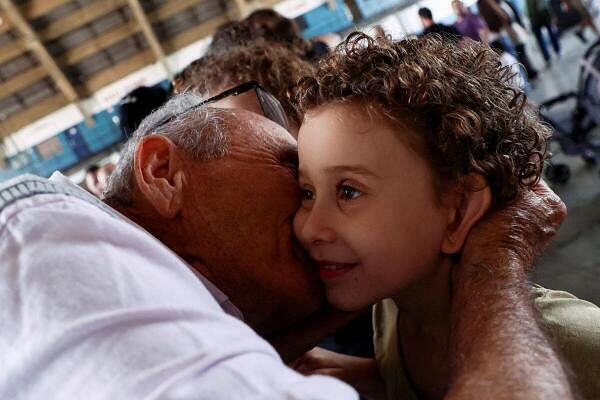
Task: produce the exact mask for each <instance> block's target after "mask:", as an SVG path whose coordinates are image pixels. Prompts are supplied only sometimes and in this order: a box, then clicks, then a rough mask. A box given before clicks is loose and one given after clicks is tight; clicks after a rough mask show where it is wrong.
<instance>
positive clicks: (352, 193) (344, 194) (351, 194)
mask: <svg viewBox="0 0 600 400" xmlns="http://www.w3.org/2000/svg"><path fill="white" fill-rule="evenodd" d="M362 194H363V193H362V192H361V191H360V190H358V189H356V188H353V187H352V186H349V185H341V186H340V187H339V189H338V196H339V197H340V198H341V199H343V200H354V199H356V198H358V197H360V196H361V195H362Z"/></svg>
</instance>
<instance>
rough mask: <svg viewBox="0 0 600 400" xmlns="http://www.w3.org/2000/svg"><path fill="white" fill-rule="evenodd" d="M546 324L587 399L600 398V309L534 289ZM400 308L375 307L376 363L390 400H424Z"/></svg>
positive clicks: (389, 303)
mask: <svg viewBox="0 0 600 400" xmlns="http://www.w3.org/2000/svg"><path fill="white" fill-rule="evenodd" d="M533 294H534V305H535V308H536V309H537V311H538V313H539V322H540V325H541V326H542V327H543V329H545V332H546V334H547V336H548V337H549V338H550V340H551V342H552V343H554V346H555V348H556V350H557V352H558V353H559V354H560V355H561V356H562V359H563V360H564V362H565V364H566V365H567V366H568V367H569V368H570V369H571V372H572V381H573V382H574V384H575V385H576V386H577V389H578V391H579V393H580V394H581V395H582V397H583V399H586V400H598V399H600V308H598V307H597V306H596V305H594V304H592V303H590V302H587V301H584V300H580V299H578V298H577V297H575V296H573V295H571V294H569V293H567V292H561V291H557V290H548V289H545V288H543V287H541V286H537V285H535V286H534V287H533ZM397 321H398V308H397V307H396V304H395V303H394V301H393V300H391V299H385V300H383V301H381V302H379V303H378V304H376V305H375V307H374V310H373V328H374V332H375V335H374V345H375V359H376V360H377V364H378V366H379V370H380V372H381V376H382V378H383V380H384V381H385V383H386V390H387V394H388V400H397V399H398V400H400V399H402V400H418V397H417V395H416V393H415V391H414V389H413V388H412V386H411V384H410V382H409V380H408V377H407V375H406V371H405V369H404V363H403V361H402V358H401V357H402V356H401V352H400V351H399V349H398V336H397V326H398V324H397Z"/></svg>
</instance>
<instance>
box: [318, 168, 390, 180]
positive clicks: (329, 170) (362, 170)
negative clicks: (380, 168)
mask: <svg viewBox="0 0 600 400" xmlns="http://www.w3.org/2000/svg"><path fill="white" fill-rule="evenodd" d="M325 172H327V173H336V172H337V173H340V172H352V173H355V174H358V175H366V176H371V177H374V178H379V176H378V175H377V174H375V173H374V172H373V171H371V170H369V169H368V168H367V167H365V166H362V165H334V166H331V167H327V168H325Z"/></svg>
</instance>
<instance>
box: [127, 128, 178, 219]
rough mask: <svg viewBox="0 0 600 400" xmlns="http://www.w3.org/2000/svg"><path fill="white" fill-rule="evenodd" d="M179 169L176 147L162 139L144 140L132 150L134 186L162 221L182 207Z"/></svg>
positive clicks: (156, 136) (160, 136)
mask: <svg viewBox="0 0 600 400" xmlns="http://www.w3.org/2000/svg"><path fill="white" fill-rule="evenodd" d="M182 165H183V163H182V162H181V158H180V157H179V153H178V149H177V146H175V144H174V143H173V142H172V141H171V140H170V139H168V138H167V137H165V136H162V135H150V136H146V137H144V138H143V139H141V140H140V142H139V143H138V145H137V147H136V149H135V157H134V162H133V168H134V175H135V179H136V183H137V186H138V187H139V190H140V192H141V194H142V195H143V196H144V197H145V198H146V200H147V201H148V203H150V204H151V205H152V206H153V207H154V209H155V210H156V212H158V213H159V214H160V215H161V216H163V217H164V218H173V217H175V216H176V215H177V214H178V213H179V211H180V210H181V207H182V205H183V185H184V180H185V174H184V173H183V170H182Z"/></svg>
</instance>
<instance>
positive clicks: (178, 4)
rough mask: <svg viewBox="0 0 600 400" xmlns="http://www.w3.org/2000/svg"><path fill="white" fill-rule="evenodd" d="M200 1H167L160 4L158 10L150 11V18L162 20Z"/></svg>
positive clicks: (156, 20) (152, 20)
mask: <svg viewBox="0 0 600 400" xmlns="http://www.w3.org/2000/svg"><path fill="white" fill-rule="evenodd" d="M199 3H200V1H199V0H178V1H167V2H165V3H164V4H162V5H161V6H159V7H158V8H157V9H156V10H154V11H151V12H150V13H148V19H149V20H150V21H151V22H158V21H162V20H165V19H167V18H169V17H170V16H172V15H175V14H177V13H178V12H181V11H183V10H187V9H188V8H190V7H192V6H195V5H197V4H199Z"/></svg>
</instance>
